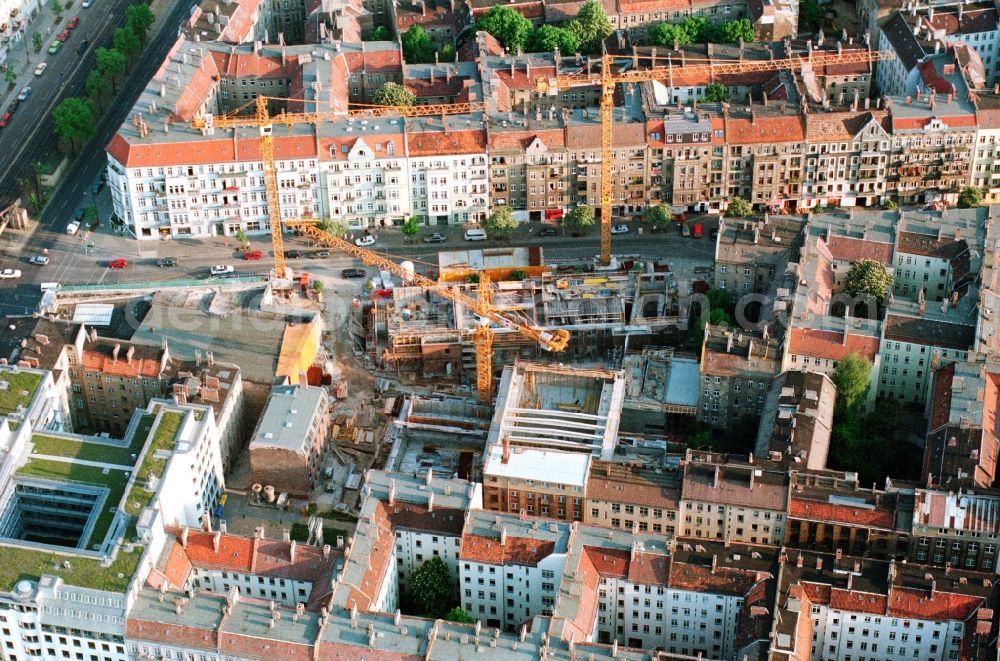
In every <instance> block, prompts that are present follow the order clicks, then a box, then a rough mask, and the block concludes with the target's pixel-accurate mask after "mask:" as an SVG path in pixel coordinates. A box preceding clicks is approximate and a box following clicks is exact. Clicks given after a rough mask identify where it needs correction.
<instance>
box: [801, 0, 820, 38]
mask: <svg viewBox="0 0 1000 661" xmlns="http://www.w3.org/2000/svg"><path fill="white" fill-rule="evenodd" d="M821 20H822V19H821V17H820V12H819V4H818V3H817V2H816V0H799V32H808V33H809V34H815V33H816V32H818V31H819V26H820V22H821Z"/></svg>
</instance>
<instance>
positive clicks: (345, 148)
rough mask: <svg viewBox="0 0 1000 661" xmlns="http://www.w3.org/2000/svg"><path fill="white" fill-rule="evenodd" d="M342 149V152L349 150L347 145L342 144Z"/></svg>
mask: <svg viewBox="0 0 1000 661" xmlns="http://www.w3.org/2000/svg"><path fill="white" fill-rule="evenodd" d="M340 151H342V152H344V153H345V154H346V153H347V151H348V150H347V145H340Z"/></svg>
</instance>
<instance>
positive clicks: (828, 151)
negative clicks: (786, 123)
mask: <svg viewBox="0 0 1000 661" xmlns="http://www.w3.org/2000/svg"><path fill="white" fill-rule="evenodd" d="M851 94H853V92H851ZM866 94H867V93H866ZM865 98H867V97H865ZM855 101H856V99H855ZM855 105H856V103H855ZM888 122H889V115H888V113H886V112H885V111H883V110H860V111H858V110H855V111H851V112H837V113H815V112H814V113H808V114H806V115H805V126H806V135H805V141H806V154H805V157H804V161H805V168H804V172H803V180H802V195H801V200H800V202H799V206H800V208H806V209H808V208H811V207H815V206H855V205H858V206H863V207H866V206H874V205H876V204H879V203H880V202H881V201H882V199H883V198H884V197H885V193H886V188H885V182H886V176H887V174H888V165H889V154H888V151H889V144H890V141H891V136H890V133H889V130H890V128H891V127H890V126H889V124H888Z"/></svg>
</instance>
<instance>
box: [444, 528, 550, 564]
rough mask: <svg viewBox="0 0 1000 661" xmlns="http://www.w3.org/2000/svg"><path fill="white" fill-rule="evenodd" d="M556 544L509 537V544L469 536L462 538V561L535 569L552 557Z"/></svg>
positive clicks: (478, 536) (492, 539)
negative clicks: (523, 566)
mask: <svg viewBox="0 0 1000 661" xmlns="http://www.w3.org/2000/svg"><path fill="white" fill-rule="evenodd" d="M555 546H556V545H555V542H551V541H545V540H539V539H532V538H530V537H510V536H508V537H507V543H506V544H501V543H500V540H499V539H496V538H492V537H483V536H481V535H471V534H467V535H464V536H463V537H462V551H461V555H460V557H461V559H462V560H471V561H473V562H481V563H485V564H490V565H503V564H516V565H528V566H531V567H534V566H536V565H537V564H538V562H539V561H540V560H542V559H543V558H547V557H548V556H550V555H552V553H553V551H554V550H555Z"/></svg>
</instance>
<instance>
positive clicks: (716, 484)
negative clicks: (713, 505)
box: [712, 464, 719, 489]
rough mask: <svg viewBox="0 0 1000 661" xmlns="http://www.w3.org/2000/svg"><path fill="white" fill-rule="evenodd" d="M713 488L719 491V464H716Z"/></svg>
mask: <svg viewBox="0 0 1000 661" xmlns="http://www.w3.org/2000/svg"><path fill="white" fill-rule="evenodd" d="M712 488H713V489H718V488H719V466H718V464H716V466H715V475H714V477H713V479H712Z"/></svg>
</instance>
